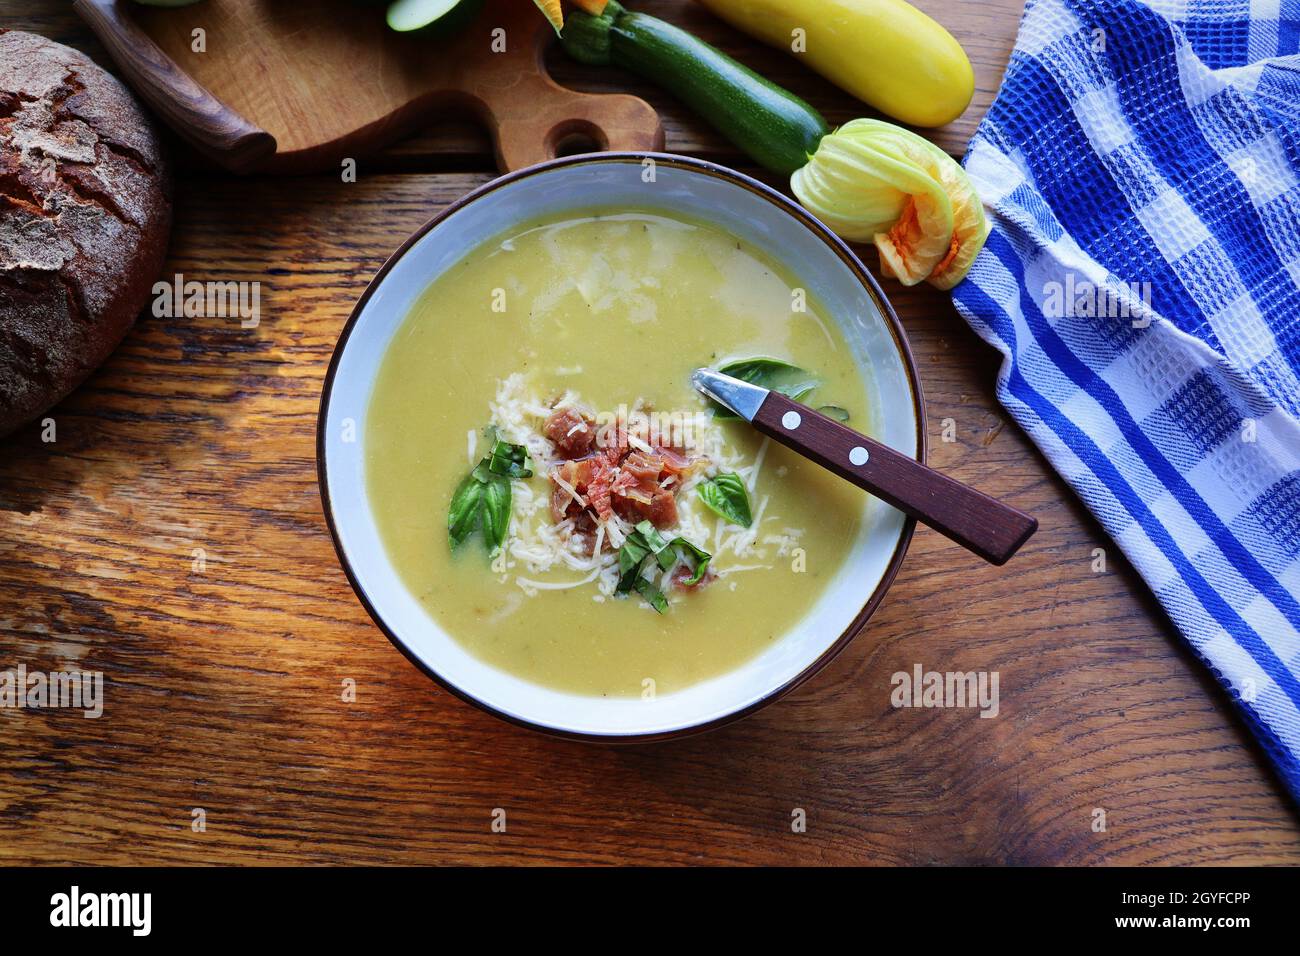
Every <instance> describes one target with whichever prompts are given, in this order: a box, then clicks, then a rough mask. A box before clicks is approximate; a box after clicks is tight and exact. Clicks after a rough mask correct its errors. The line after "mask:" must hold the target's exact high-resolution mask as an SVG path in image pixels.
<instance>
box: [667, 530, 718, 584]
mask: <svg viewBox="0 0 1300 956" xmlns="http://www.w3.org/2000/svg"><path fill="white" fill-rule="evenodd" d="M673 549H674V550H675V551H676V552H677V555H678V557H680V558H681V559H682V560H683V561H685V562H686V563H687V564H689V565H690V566H691V568H692V570H693V571H694V573H693V574H692V575H691V576H690V577H689V578H687V579H686V580H685V581H683V582H682V583H683V584H685V585H687V586H694V585H696V584H699V583H700V581H701V580H702V579H703V577H704V572H705V571H707V570H709V562H710V561H712V560H713V555H711V554H709V552H707V551H705V550H704V549H703V548H697V547H696V546H695V545H693V544H691V543H690V542H689V541H687V540H686V539H685V538H673Z"/></svg>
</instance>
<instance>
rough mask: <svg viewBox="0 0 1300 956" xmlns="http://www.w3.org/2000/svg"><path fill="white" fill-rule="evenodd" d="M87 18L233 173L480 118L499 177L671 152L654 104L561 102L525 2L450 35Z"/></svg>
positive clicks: (305, 7) (277, 167)
mask: <svg viewBox="0 0 1300 956" xmlns="http://www.w3.org/2000/svg"><path fill="white" fill-rule="evenodd" d="M78 8H79V9H80V11H81V12H82V14H83V15H84V16H86V18H87V19H88V21H89V22H90V23H91V25H92V26H93V27H94V29H95V31H96V33H97V34H98V35H99V37H100V38H101V39H102V40H103V42H104V43H105V44H106V45H107V46H108V47H109V49H110V50H111V52H112V54H113V58H114V60H115V61H116V63H117V64H118V66H119V67H121V68H122V69H123V70H124V71H125V73H126V75H127V76H128V78H129V79H131V80H132V81H133V82H134V83H135V85H136V87H137V88H138V89H140V90H141V92H142V94H143V95H144V96H145V97H146V99H147V100H148V101H149V103H150V104H151V105H152V106H154V107H155V109H157V110H158V111H159V113H160V114H161V115H162V116H163V117H164V118H165V119H166V121H167V122H168V124H169V125H170V126H171V127H172V129H173V130H175V131H176V132H177V133H179V134H180V135H181V136H182V137H183V138H185V139H186V140H188V141H189V142H190V143H192V144H193V145H194V146H196V147H197V148H198V149H199V150H200V151H201V152H203V153H205V154H206V155H208V156H209V157H211V158H212V159H213V160H214V161H215V162H217V163H218V165H220V166H222V167H223V168H226V169H232V170H235V171H237V172H247V171H249V170H250V169H256V170H257V171H264V172H276V173H285V172H320V171H329V170H333V169H337V168H338V166H339V164H340V162H341V161H342V160H343V159H345V158H355V157H357V156H361V155H368V154H370V153H372V152H374V151H375V150H376V149H377V148H379V147H382V146H385V145H388V144H389V143H390V142H391V141H392V140H394V139H396V138H397V137H399V136H400V135H401V134H402V133H404V132H408V131H410V130H411V129H412V128H413V127H415V126H417V125H427V126H433V127H437V126H438V125H439V124H440V123H441V121H442V120H443V119H444V118H445V117H447V116H448V115H454V116H466V115H469V116H474V117H476V118H477V119H478V121H479V122H480V123H481V124H482V125H483V127H484V128H485V129H486V130H487V132H488V133H489V134H490V136H491V138H492V140H493V143H494V151H495V154H496V161H497V166H498V168H499V169H501V170H502V171H503V172H504V171H507V170H513V169H520V168H522V167H524V166H529V165H532V164H533V163H539V162H543V161H544V160H547V159H553V158H554V157H555V154H556V148H557V146H560V145H562V144H563V142H564V141H565V139H566V137H569V136H571V135H572V134H574V133H577V132H580V133H581V134H582V135H584V136H586V137H588V138H590V139H592V140H594V141H596V142H597V143H599V145H600V148H604V149H622V150H630V149H639V150H647V149H650V150H654V149H661V148H662V146H663V131H662V129H661V128H660V125H659V118H658V116H657V115H656V114H655V112H654V110H653V109H651V108H650V107H649V106H648V105H647V104H646V103H645V102H644V101H642V100H639V99H637V98H636V97H634V96H629V95H627V94H625V93H613V92H610V91H608V90H606V91H600V92H598V93H589V92H580V91H575V90H571V89H566V88H564V87H561V86H560V85H558V84H557V83H555V82H554V81H553V80H551V79H550V77H549V76H547V75H546V70H545V67H544V64H543V62H542V57H541V56H540V51H541V49H542V47H543V46H544V44H545V42H546V41H548V40H553V38H554V31H553V30H552V28H551V27H550V25H549V24H548V23H547V22H546V20H545V19H544V18H543V17H541V16H539V15H538V14H537V10H536V8H535V7H534V6H533V5H532V4H530V3H520V2H519V0H486V2H485V4H484V6H483V8H482V10H481V11H480V12H479V13H478V16H477V17H475V19H474V21H473V22H472V23H470V24H468V25H467V26H465V27H463V28H462V29H460V30H458V31H456V32H454V33H453V34H451V35H449V36H446V37H430V36H428V35H425V34H423V33H415V34H399V33H396V32H395V31H393V30H390V29H388V27H387V26H386V25H385V23H384V10H383V8H382V7H381V6H378V5H376V4H373V3H372V4H369V5H361V4H358V3H357V0H314V2H312V3H297V4H284V3H277V2H275V0H221V2H219V3H217V2H210V3H205V4H202V5H198V6H189V7H185V8H184V9H183V10H178V9H176V8H173V7H144V6H140V5H139V4H135V3H131V2H129V0H80V2H79V3H78ZM195 33H201V37H202V42H201V43H200V42H197V41H196V40H195V39H194V34H195ZM196 91H197V94H202V95H197V94H196ZM214 103H216V104H218V105H219V106H220V108H221V110H222V111H223V112H224V113H225V116H224V117H223V122H221V123H216V122H215V119H216V118H215V117H214V116H213V112H214V111H213V104H214ZM241 125H242V128H241ZM232 127H234V128H235V130H234V131H232ZM248 128H252V129H254V130H256V131H257V132H259V133H261V135H262V137H263V138H265V137H267V136H268V135H269V136H270V137H272V138H273V140H274V142H273V143H272V146H273V147H274V149H275V152H274V155H272V156H269V157H253V156H250V155H246V154H248V153H250V152H251V149H252V147H251V146H250V144H247V143H245V142H243V141H242V140H241V141H240V142H238V143H232V142H231V140H232V132H238V133H239V134H240V135H241V137H242V138H246V137H247V136H248V135H249V133H248ZM262 131H265V132H262ZM236 147H238V148H239V152H235V148H236ZM255 160H256V163H255V165H253V163H254V161H255Z"/></svg>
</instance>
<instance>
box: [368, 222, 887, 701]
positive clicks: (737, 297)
mask: <svg viewBox="0 0 1300 956" xmlns="http://www.w3.org/2000/svg"><path fill="white" fill-rule="evenodd" d="M704 365H708V366H713V367H716V368H720V369H722V370H723V371H728V370H730V371H731V373H732V374H736V375H738V376H740V377H745V378H748V379H750V380H753V381H759V382H760V383H763V384H767V385H769V386H772V387H778V388H780V389H781V390H782V391H785V392H786V393H787V394H791V395H793V396H795V397H796V398H797V399H798V400H799V401H802V402H804V403H805V404H807V405H811V406H813V407H824V408H825V409H826V411H827V413H828V414H832V415H834V416H836V417H838V418H841V419H844V420H847V421H849V422H850V423H851V424H853V425H854V426H855V427H857V428H860V429H863V430H870V428H869V423H870V421H871V420H872V419H871V415H872V409H870V408H869V407H868V403H867V389H866V387H865V384H864V382H863V380H862V378H861V377H860V374H859V372H858V370H857V369H856V367H855V366H854V364H853V362H852V360H851V357H850V354H849V350H848V347H847V344H846V343H845V341H844V339H843V337H842V335H841V333H840V331H839V330H838V328H837V327H836V326H835V324H834V323H833V322H832V321H830V320H829V319H828V318H827V316H825V315H824V314H822V313H821V312H820V311H819V308H818V306H817V304H816V302H815V300H814V299H813V298H812V297H811V296H805V294H804V291H803V290H802V289H801V288H800V287H799V283H798V280H797V278H796V277H794V276H791V275H788V274H786V273H785V272H784V271H783V270H782V269H780V268H779V267H777V265H776V264H775V263H773V262H772V261H771V260H770V259H769V258H768V257H767V256H766V255H764V254H762V253H760V252H759V251H758V250H756V249H754V248H751V247H750V246H749V245H747V244H746V243H744V242H740V241H738V240H737V239H736V238H735V237H734V236H731V235H728V234H726V233H724V232H722V231H720V230H718V229H715V228H713V227H711V226H708V225H705V224H702V223H699V222H690V221H683V220H679V219H676V218H668V217H665V216H664V215H662V214H660V213H658V212H654V213H652V212H648V211H645V212H641V211H633V212H623V211H620V212H618V213H616V214H615V213H609V214H601V213H599V212H593V213H591V214H588V215H584V216H580V217H575V218H566V219H563V220H558V221H547V222H541V223H534V224H531V225H529V226H527V227H523V228H520V229H519V230H517V231H516V232H514V233H512V234H510V235H507V236H504V237H502V238H500V239H498V240H494V241H492V242H489V243H487V244H485V245H483V246H480V247H479V248H477V249H475V250H473V251H472V252H470V253H469V254H468V255H467V256H466V257H465V259H464V260H462V261H461V262H459V263H458V264H457V265H455V266H453V267H452V268H451V269H449V270H448V271H447V272H445V273H444V274H443V275H442V276H440V277H439V278H437V279H436V280H435V281H433V282H432V283H431V284H430V286H429V288H428V289H427V290H426V291H425V292H424V294H423V295H422V296H421V297H420V299H419V300H418V301H417V303H416V305H415V307H414V308H413V309H412V310H411V314H410V315H409V316H408V317H407V318H406V320H405V322H404V323H403V325H402V326H401V328H400V329H399V330H398V332H397V333H396V335H395V336H394V338H393V340H392V342H391V344H390V345H389V346H388V350H387V354H386V355H385V357H384V360H383V363H382V366H381V369H380V372H379V375H378V378H377V380H376V383H375V386H374V392H373V395H372V397H371V400H370V407H369V410H368V413H367V415H366V426H365V456H366V481H367V486H368V488H367V490H368V494H369V498H370V505H371V508H372V509H373V511H374V514H375V518H376V520H377V523H378V526H379V530H380V534H381V536H382V539H383V541H384V544H385V547H386V549H387V551H388V554H389V557H390V558H391V560H392V563H393V565H394V566H395V567H396V568H397V569H398V571H399V573H400V574H401V577H402V580H403V583H404V584H405V585H406V587H407V588H408V589H409V590H410V591H411V593H412V594H414V595H415V596H416V597H417V598H418V599H419V601H420V602H421V603H422V604H423V605H424V607H425V608H427V609H428V612H429V613H430V614H431V615H432V616H433V617H434V618H435V619H436V620H437V621H438V622H439V624H441V625H442V627H443V628H444V629H445V630H446V631H447V632H448V633H450V634H451V635H452V636H453V637H454V638H455V639H456V640H457V641H458V642H460V643H461V644H463V645H464V646H465V647H466V648H467V649H468V650H469V651H470V652H471V653H472V654H474V655H475V656H477V657H479V658H480V659H482V660H484V661H487V662H489V663H491V664H493V665H495V666H496V667H498V668H500V669H502V670H504V671H508V672H510V673H512V674H515V675H517V676H519V677H521V678H524V679H526V680H529V681H533V682H535V683H538V684H542V685H545V686H548V687H552V688H557V689H560V690H565V691H573V692H578V693H584V694H591V695H596V696H608V697H616V696H636V695H641V694H642V693H643V690H644V689H645V687H647V686H649V685H647V684H645V683H644V682H645V681H647V680H653V681H654V685H653V686H654V687H655V690H656V692H657V693H659V694H663V693H668V692H671V691H673V690H679V689H681V688H684V687H686V686H688V685H690V684H693V683H696V682H698V681H701V680H704V679H706V678H709V677H714V676H716V675H718V674H721V673H723V672H725V671H728V670H730V669H732V668H735V667H737V666H738V665H740V664H742V663H743V662H745V661H746V660H747V659H749V658H751V657H753V656H754V655H756V654H758V653H760V652H761V651H763V650H764V649H766V648H768V647H770V646H772V645H773V644H774V643H775V642H777V641H779V640H780V639H781V637H782V636H783V635H784V634H786V633H787V632H789V631H790V629H791V628H792V627H793V626H794V625H795V624H797V623H798V621H799V620H800V618H802V617H803V616H804V615H805V614H807V613H808V611H809V610H810V609H811V608H812V606H813V605H814V603H815V602H816V601H817V599H818V597H819V596H820V595H821V593H822V591H823V590H824V588H825V587H826V585H827V583H828V582H829V581H830V580H831V578H832V577H834V575H835V574H836V573H837V571H838V570H839V568H840V567H841V565H842V564H843V562H844V559H845V556H846V555H847V553H848V551H849V549H850V547H851V545H852V543H853V541H854V539H855V538H856V536H857V534H858V530H859V527H860V522H861V519H862V518H863V516H864V513H865V512H864V509H865V508H866V501H867V499H866V496H865V495H863V494H862V493H861V492H859V491H857V490H856V489H854V488H852V487H851V486H849V485H848V484H847V483H846V482H843V481H840V480H839V479H837V478H835V477H833V476H832V475H830V474H828V473H826V472H824V471H823V470H821V469H820V468H818V467H817V466H815V465H813V464H811V463H809V462H806V461H804V460H803V459H801V458H799V457H798V456H796V455H794V454H793V453H791V452H789V451H787V450H786V449H785V448H782V447H781V446H779V445H775V444H773V443H771V442H770V441H769V440H768V439H766V438H764V437H763V436H762V435H760V434H758V433H757V432H755V431H754V430H752V429H751V428H750V426H749V425H748V424H747V423H745V422H743V421H738V420H727V419H725V418H724V417H723V415H724V414H725V413H723V412H722V411H721V410H720V409H717V408H716V407H715V406H712V405H711V404H710V403H708V402H706V401H705V400H704V399H703V398H701V397H700V396H699V395H698V394H697V393H696V392H695V391H694V390H693V389H692V388H691V384H690V375H691V371H692V370H693V369H694V368H696V367H699V366H704ZM715 411H716V412H717V417H715ZM827 637H828V638H829V637H831V635H827Z"/></svg>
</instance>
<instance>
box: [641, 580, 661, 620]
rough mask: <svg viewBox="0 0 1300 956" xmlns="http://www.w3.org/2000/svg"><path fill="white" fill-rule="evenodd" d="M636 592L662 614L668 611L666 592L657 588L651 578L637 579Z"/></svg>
mask: <svg viewBox="0 0 1300 956" xmlns="http://www.w3.org/2000/svg"><path fill="white" fill-rule="evenodd" d="M636 591H637V594H640V595H641V596H642V597H643V598H645V599H646V600H647V601H649V602H650V606H651V607H652V608H654V609H655V610H656V611H658V612H659V613H660V614H662V613H664V611H666V610H668V599H667V598H666V597H664V592H663V591H660V590H659V588H657V587H655V583H654V582H653V581H651V580H650V579H649V578H637V579H636Z"/></svg>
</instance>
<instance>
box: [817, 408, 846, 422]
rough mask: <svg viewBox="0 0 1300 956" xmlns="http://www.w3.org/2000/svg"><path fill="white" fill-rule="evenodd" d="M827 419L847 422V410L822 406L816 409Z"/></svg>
mask: <svg viewBox="0 0 1300 956" xmlns="http://www.w3.org/2000/svg"><path fill="white" fill-rule="evenodd" d="M817 411H819V412H821V413H822V414H823V415H825V416H826V417H827V418H833V419H835V420H836V421H837V422H847V421H848V420H849V410H848V409H847V408H840V407H839V406H838V405H823V406H821V407H820V408H818V409H817Z"/></svg>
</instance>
